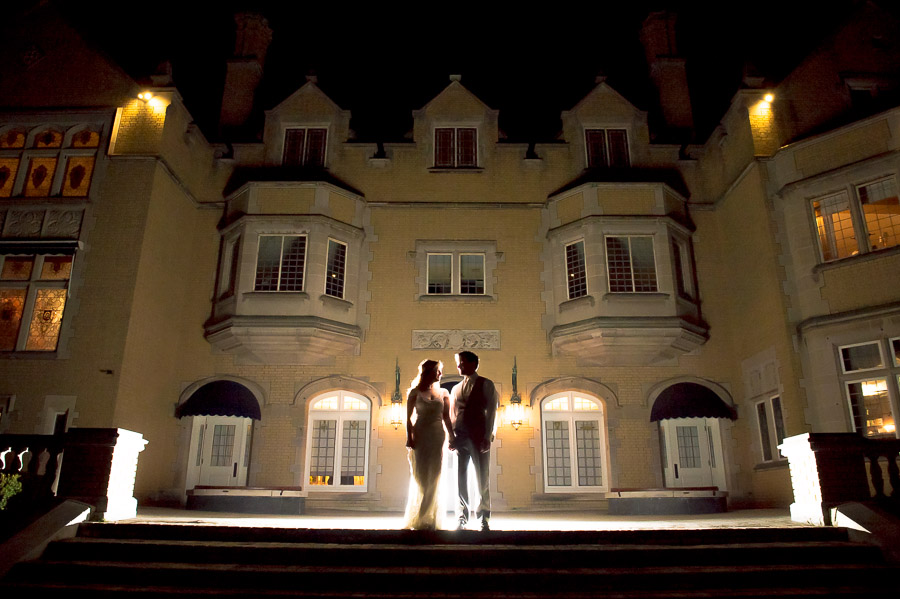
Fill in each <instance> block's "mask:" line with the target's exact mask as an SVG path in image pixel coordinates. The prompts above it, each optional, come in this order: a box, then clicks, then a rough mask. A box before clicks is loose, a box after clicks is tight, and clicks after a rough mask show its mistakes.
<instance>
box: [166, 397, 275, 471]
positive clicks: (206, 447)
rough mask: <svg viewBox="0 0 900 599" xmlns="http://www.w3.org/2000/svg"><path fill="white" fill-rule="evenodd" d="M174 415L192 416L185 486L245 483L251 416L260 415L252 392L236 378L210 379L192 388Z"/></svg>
mask: <svg viewBox="0 0 900 599" xmlns="http://www.w3.org/2000/svg"><path fill="white" fill-rule="evenodd" d="M175 415H176V416H177V417H178V418H191V420H192V423H191V446H190V452H189V455H188V468H187V479H186V485H185V488H186V489H193V488H194V487H197V486H214V487H243V486H246V484H247V471H248V468H249V466H250V446H251V439H252V433H253V420H259V419H260V417H261V414H260V408H259V402H258V401H257V399H256V396H255V395H254V394H253V393H252V392H251V391H250V390H249V389H248V388H247V387H245V386H244V385H242V384H240V383H238V382H235V381H228V380H218V381H212V382H209V383H206V384H204V385H201V386H200V387H198V388H197V389H196V390H194V391H193V392H192V393H191V394H190V396H189V397H188V398H187V399H186V400H185V401H184V402H182V403H181V404H180V405H179V406H178V408H177V409H176V411H175Z"/></svg>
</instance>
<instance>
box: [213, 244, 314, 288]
mask: <svg viewBox="0 0 900 599" xmlns="http://www.w3.org/2000/svg"><path fill="white" fill-rule="evenodd" d="M263 237H280V238H281V250H280V253H279V258H278V280H277V283H276V289H257V287H256V286H257V282H256V278H257V277H258V276H259V249H260V247H261V246H262V240H263ZM286 237H302V238H303V276H302V277H301V278H300V289H281V283H282V268H283V267H284V243H285V238H286ZM235 243H237V241H235ZM231 249H232V255H234V254H235V253H236V252H240V249H237V250H235V249H234V248H233V247H232V248H231ZM308 253H309V235H307V234H306V233H260V234H259V235H258V236H257V240H256V264H255V266H256V267H255V268H254V270H253V292H254V293H302V292H304V291H305V290H306V271H307V262H308ZM238 255H239V254H238ZM235 274H236V275H237V274H238V273H237V272H235Z"/></svg>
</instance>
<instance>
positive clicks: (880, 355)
mask: <svg viewBox="0 0 900 599" xmlns="http://www.w3.org/2000/svg"><path fill="white" fill-rule="evenodd" d="M865 345H874V346H875V347H877V348H878V359H879V361H880V362H881V363H880V364H879V365H878V366H873V367H872V368H857V369H856V370H847V369H846V367H845V365H844V350H845V349H850V348H852V347H863V346H865ZM838 360H839V361H840V364H841V372H842V373H843V374H851V375H856V374H859V373H860V372H872V371H876V370H884V369H885V368H887V365H886V364H885V361H884V351H883V350H882V347H881V342H880V341H877V340H876V341H864V342H862V343H850V344H848V345H840V346H838Z"/></svg>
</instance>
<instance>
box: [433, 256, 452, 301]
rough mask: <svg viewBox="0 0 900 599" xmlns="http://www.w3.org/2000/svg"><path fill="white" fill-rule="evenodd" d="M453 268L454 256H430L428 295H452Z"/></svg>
mask: <svg viewBox="0 0 900 599" xmlns="http://www.w3.org/2000/svg"><path fill="white" fill-rule="evenodd" d="M452 268H453V256H452V255H450V254H429V255H428V293H451V276H452V275H451V269H452Z"/></svg>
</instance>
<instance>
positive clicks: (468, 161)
mask: <svg viewBox="0 0 900 599" xmlns="http://www.w3.org/2000/svg"><path fill="white" fill-rule="evenodd" d="M477 141H478V137H477V135H476V132H475V129H474V128H466V129H457V130H456V147H457V151H458V154H457V162H456V166H477V164H478V162H477V155H476V154H477V147H478V143H477Z"/></svg>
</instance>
